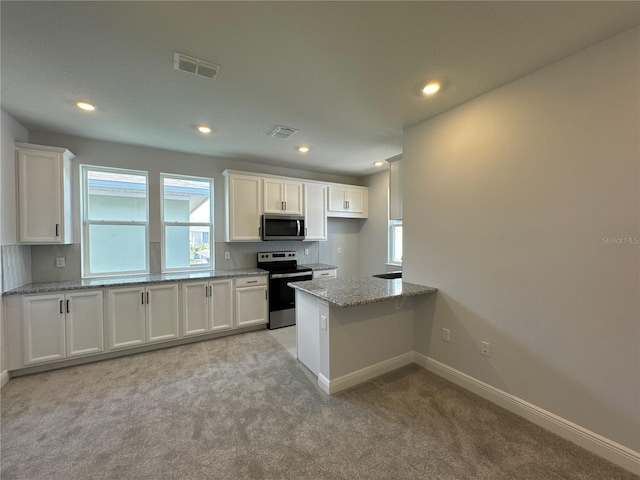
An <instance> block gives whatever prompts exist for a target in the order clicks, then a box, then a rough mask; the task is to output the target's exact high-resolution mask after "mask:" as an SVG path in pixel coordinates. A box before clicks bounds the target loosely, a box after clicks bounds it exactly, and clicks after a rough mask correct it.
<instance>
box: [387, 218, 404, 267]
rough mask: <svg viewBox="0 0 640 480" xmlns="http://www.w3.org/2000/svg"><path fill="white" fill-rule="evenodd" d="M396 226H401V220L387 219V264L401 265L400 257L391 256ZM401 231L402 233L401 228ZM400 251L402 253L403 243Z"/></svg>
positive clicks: (393, 248)
mask: <svg viewBox="0 0 640 480" xmlns="http://www.w3.org/2000/svg"><path fill="white" fill-rule="evenodd" d="M398 227H400V228H403V226H402V220H389V235H388V238H389V240H388V242H387V244H388V247H389V250H388V253H387V265H392V266H396V267H401V266H402V258H400V259H396V258H393V252H394V250H395V242H396V234H395V231H396V229H397V228H398ZM403 233H404V230H403ZM402 253H403V255H404V245H403V250H402Z"/></svg>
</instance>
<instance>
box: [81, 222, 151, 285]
mask: <svg viewBox="0 0 640 480" xmlns="http://www.w3.org/2000/svg"><path fill="white" fill-rule="evenodd" d="M88 240H89V243H88V245H89V268H90V271H91V274H92V275H95V274H100V273H112V272H136V271H145V270H146V268H147V252H146V227H145V226H144V225H89V239H88Z"/></svg>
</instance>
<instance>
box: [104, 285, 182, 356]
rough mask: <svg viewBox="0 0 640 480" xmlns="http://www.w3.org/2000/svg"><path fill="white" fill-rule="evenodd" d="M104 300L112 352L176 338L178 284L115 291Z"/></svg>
mask: <svg viewBox="0 0 640 480" xmlns="http://www.w3.org/2000/svg"><path fill="white" fill-rule="evenodd" d="M107 297H108V325H109V348H110V349H111V350H117V349H120V348H129V347H135V346H138V345H142V344H144V343H148V342H160V341H167V340H174V339H176V338H178V337H179V332H178V284H176V283H171V284H160V285H154V286H148V287H132V288H114V289H110V290H108V292H107Z"/></svg>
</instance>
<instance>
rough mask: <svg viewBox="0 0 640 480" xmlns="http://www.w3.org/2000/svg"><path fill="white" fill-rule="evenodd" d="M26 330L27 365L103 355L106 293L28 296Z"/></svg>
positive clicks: (24, 318)
mask: <svg viewBox="0 0 640 480" xmlns="http://www.w3.org/2000/svg"><path fill="white" fill-rule="evenodd" d="M22 329H23V336H22V338H23V345H22V346H23V361H24V364H25V365H32V364H35V363H44V362H52V361H55V360H62V359H64V358H68V357H75V356H80V355H88V354H92V353H99V352H102V351H104V342H103V334H102V332H103V316H102V291H95V290H91V291H82V292H77V293H68V294H61V293H56V294H51V295H29V296H25V297H23V298H22Z"/></svg>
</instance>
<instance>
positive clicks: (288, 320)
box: [258, 252, 313, 330]
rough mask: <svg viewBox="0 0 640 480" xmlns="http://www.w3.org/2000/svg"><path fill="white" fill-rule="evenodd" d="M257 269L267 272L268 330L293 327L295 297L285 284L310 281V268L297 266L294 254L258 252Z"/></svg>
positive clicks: (311, 274) (311, 276)
mask: <svg viewBox="0 0 640 480" xmlns="http://www.w3.org/2000/svg"><path fill="white" fill-rule="evenodd" d="M258 268H262V269H264V270H267V271H268V272H269V328H270V329H272V330H273V329H274V328H281V327H288V326H290V325H295V324H296V309H295V306H296V296H295V292H294V290H293V288H291V287H288V286H287V283H290V282H296V281H302V280H311V279H312V278H313V273H312V271H311V268H309V267H300V266H298V254H297V253H296V252H258Z"/></svg>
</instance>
